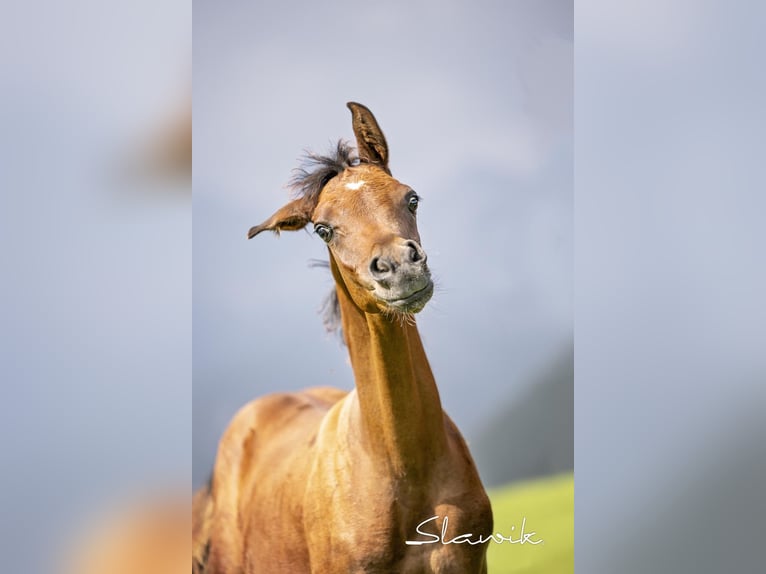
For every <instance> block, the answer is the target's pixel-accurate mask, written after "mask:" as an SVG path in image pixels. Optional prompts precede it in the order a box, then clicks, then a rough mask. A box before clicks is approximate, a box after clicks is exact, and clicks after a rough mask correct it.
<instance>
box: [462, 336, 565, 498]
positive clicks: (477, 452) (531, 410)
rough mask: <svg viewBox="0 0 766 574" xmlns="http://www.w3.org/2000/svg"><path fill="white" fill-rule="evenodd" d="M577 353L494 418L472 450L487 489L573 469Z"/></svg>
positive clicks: (558, 362)
mask: <svg viewBox="0 0 766 574" xmlns="http://www.w3.org/2000/svg"><path fill="white" fill-rule="evenodd" d="M573 429H574V348H573V346H571V345H570V346H569V347H567V348H566V349H565V350H562V351H561V353H560V354H559V356H558V357H557V358H556V359H555V360H554V361H553V362H552V363H551V364H550V366H549V367H547V368H546V369H545V370H544V371H543V372H542V373H540V375H539V376H538V377H537V378H536V379H535V380H533V381H532V383H531V384H530V385H529V386H528V387H526V389H525V390H524V391H523V392H522V393H521V394H520V395H519V396H518V397H515V398H514V399H512V400H511V401H509V402H508V403H506V404H505V405H504V406H503V407H501V408H500V409H499V410H498V411H497V412H496V413H495V414H493V415H491V416H490V417H489V418H488V419H487V421H486V423H485V424H484V425H483V428H482V430H481V431H480V432H479V433H478V434H477V437H476V438H475V439H474V440H473V441H471V451H472V453H473V456H474V459H475V460H476V464H477V465H478V467H479V472H480V473H481V477H482V480H483V481H484V484H485V485H486V486H487V487H492V486H498V485H501V484H506V483H508V482H514V481H518V480H525V479H529V478H534V477H541V476H548V475H551V474H556V473H560V472H564V471H568V470H572V469H573V468H574V442H573V441H574V433H573Z"/></svg>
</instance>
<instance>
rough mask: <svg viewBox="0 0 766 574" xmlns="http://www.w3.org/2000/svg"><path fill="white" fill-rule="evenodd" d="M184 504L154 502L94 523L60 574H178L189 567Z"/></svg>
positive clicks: (187, 518)
mask: <svg viewBox="0 0 766 574" xmlns="http://www.w3.org/2000/svg"><path fill="white" fill-rule="evenodd" d="M189 527H190V515H189V506H188V503H184V502H182V501H180V500H173V501H164V502H163V501H159V500H158V501H155V502H153V503H150V504H145V505H139V506H134V507H131V508H123V509H122V510H120V511H117V512H114V513H113V514H112V516H110V517H108V518H106V519H101V520H99V521H97V524H95V525H94V527H92V528H90V529H89V532H88V533H87V534H86V535H85V536H83V537H81V538H80V539H79V541H78V542H77V543H76V549H75V554H74V559H73V560H72V561H71V562H70V564H69V565H68V568H67V569H66V570H64V572H63V574H138V573H140V574H176V573H178V574H180V573H181V572H182V571H183V572H187V571H188V566H189V552H190V547H191V544H190V540H189Z"/></svg>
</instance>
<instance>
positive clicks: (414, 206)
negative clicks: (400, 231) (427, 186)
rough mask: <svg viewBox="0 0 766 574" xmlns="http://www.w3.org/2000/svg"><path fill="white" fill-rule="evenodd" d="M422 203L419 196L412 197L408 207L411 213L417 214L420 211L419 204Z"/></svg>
mask: <svg viewBox="0 0 766 574" xmlns="http://www.w3.org/2000/svg"><path fill="white" fill-rule="evenodd" d="M419 201H420V198H419V197H418V196H417V195H413V196H412V197H410V201H409V202H408V203H407V207H409V208H410V211H411V212H412V213H415V212H416V211H417V209H418V202H419Z"/></svg>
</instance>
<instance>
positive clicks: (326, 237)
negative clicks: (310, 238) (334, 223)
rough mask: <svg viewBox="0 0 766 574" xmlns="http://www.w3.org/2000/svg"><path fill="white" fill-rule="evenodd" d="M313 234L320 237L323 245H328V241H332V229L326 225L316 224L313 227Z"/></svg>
mask: <svg viewBox="0 0 766 574" xmlns="http://www.w3.org/2000/svg"><path fill="white" fill-rule="evenodd" d="M314 233H316V234H317V235H318V236H319V237H321V238H322V241H324V242H325V243H329V242H330V239H332V228H331V227H329V226H327V225H323V224H321V223H318V224H317V225H315V226H314Z"/></svg>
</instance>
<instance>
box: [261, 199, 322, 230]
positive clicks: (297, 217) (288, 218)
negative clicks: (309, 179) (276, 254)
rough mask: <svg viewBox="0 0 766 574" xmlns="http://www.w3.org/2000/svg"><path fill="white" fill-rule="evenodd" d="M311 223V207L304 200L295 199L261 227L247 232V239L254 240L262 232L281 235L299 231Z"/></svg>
mask: <svg viewBox="0 0 766 574" xmlns="http://www.w3.org/2000/svg"><path fill="white" fill-rule="evenodd" d="M309 221H311V206H310V205H309V202H307V201H305V200H304V199H303V198H299V199H295V200H293V201H291V202H290V203H288V204H287V205H285V206H284V207H282V208H281V209H279V210H277V212H276V213H275V214H274V215H272V216H271V217H269V218H268V219H267V220H266V221H264V222H263V223H261V224H260V225H256V226H254V227H251V228H250V231H248V232H247V238H248V239H252V238H253V237H255V236H256V235H258V234H259V233H260V232H261V231H274V232H275V233H277V234H279V232H280V231H297V230H299V229H303V228H304V227H306V224H307V223H308V222H309Z"/></svg>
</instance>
